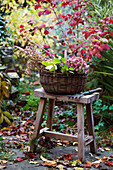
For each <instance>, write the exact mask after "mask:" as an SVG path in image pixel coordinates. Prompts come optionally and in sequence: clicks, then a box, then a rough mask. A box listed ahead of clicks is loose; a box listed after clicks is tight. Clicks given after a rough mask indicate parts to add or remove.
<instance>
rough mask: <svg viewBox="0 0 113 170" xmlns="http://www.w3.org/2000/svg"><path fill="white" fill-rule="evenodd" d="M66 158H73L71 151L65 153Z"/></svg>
mask: <svg viewBox="0 0 113 170" xmlns="http://www.w3.org/2000/svg"><path fill="white" fill-rule="evenodd" d="M64 158H65V159H67V160H71V159H72V154H71V153H68V154H65V155H64Z"/></svg>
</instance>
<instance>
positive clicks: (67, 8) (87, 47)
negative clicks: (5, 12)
mask: <svg viewBox="0 0 113 170" xmlns="http://www.w3.org/2000/svg"><path fill="white" fill-rule="evenodd" d="M91 5H92V3H91V2H90V1H89V0H76V1H75V0H65V1H63V0H60V1H59V0H47V1H44V0H38V1H37V3H36V4H35V9H36V10H37V12H38V16H39V18H38V19H41V20H42V21H43V22H42V24H41V25H38V24H37V23H38V21H36V20H34V19H33V18H32V19H31V20H30V21H29V22H28V24H29V25H30V26H31V28H30V29H29V30H27V28H25V27H24V25H20V32H21V33H22V36H23V38H27V39H28V40H29V42H30V43H31V44H32V45H29V46H28V47H26V48H25V49H23V52H25V53H26V54H27V55H29V57H30V59H31V60H29V62H28V67H27V71H29V70H30V69H31V67H35V65H37V63H38V66H39V69H40V82H41V84H42V86H43V87H44V89H45V91H46V92H49V93H57V94H74V93H80V92H81V91H83V90H84V86H85V83H86V80H87V72H88V66H89V64H90V62H91V60H92V58H93V57H94V56H96V57H101V54H100V51H103V50H107V49H109V46H108V45H107V39H106V38H102V36H101V35H102V32H103V30H101V29H100V27H99V25H96V26H92V25H91V26H90V16H88V6H91ZM47 15H48V23H46V24H45V23H44V22H45V21H44V19H45V18H44V17H45V16H47ZM46 22H47V17H46ZM37 25H38V26H37ZM36 32H39V33H40V35H41V36H42V42H40V45H39V43H36V42H34V41H33V39H32V40H31V39H30V38H28V36H27V34H28V33H30V34H31V35H32V36H33V35H34V34H35V33H36ZM41 43H43V44H41ZM36 47H37V48H36ZM39 49H40V50H39ZM21 50H22V49H21Z"/></svg>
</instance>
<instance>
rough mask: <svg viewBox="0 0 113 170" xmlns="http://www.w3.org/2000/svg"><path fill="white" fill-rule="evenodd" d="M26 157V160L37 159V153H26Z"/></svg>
mask: <svg viewBox="0 0 113 170" xmlns="http://www.w3.org/2000/svg"><path fill="white" fill-rule="evenodd" d="M25 157H26V158H31V159H32V158H36V157H37V156H36V153H32V152H25Z"/></svg>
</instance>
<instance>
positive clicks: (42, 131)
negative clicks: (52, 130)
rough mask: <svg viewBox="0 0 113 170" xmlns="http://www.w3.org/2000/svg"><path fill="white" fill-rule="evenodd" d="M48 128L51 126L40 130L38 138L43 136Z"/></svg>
mask: <svg viewBox="0 0 113 170" xmlns="http://www.w3.org/2000/svg"><path fill="white" fill-rule="evenodd" d="M47 130H49V128H47V127H45V128H43V129H41V130H40V132H39V135H38V138H40V137H41V136H43V134H44V132H45V131H47Z"/></svg>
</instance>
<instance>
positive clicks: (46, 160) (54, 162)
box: [40, 155, 56, 164]
mask: <svg viewBox="0 0 113 170" xmlns="http://www.w3.org/2000/svg"><path fill="white" fill-rule="evenodd" d="M40 158H41V159H42V160H43V161H44V162H47V163H50V164H56V161H51V160H48V159H46V158H44V157H43V156H42V155H41V156H40Z"/></svg>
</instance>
